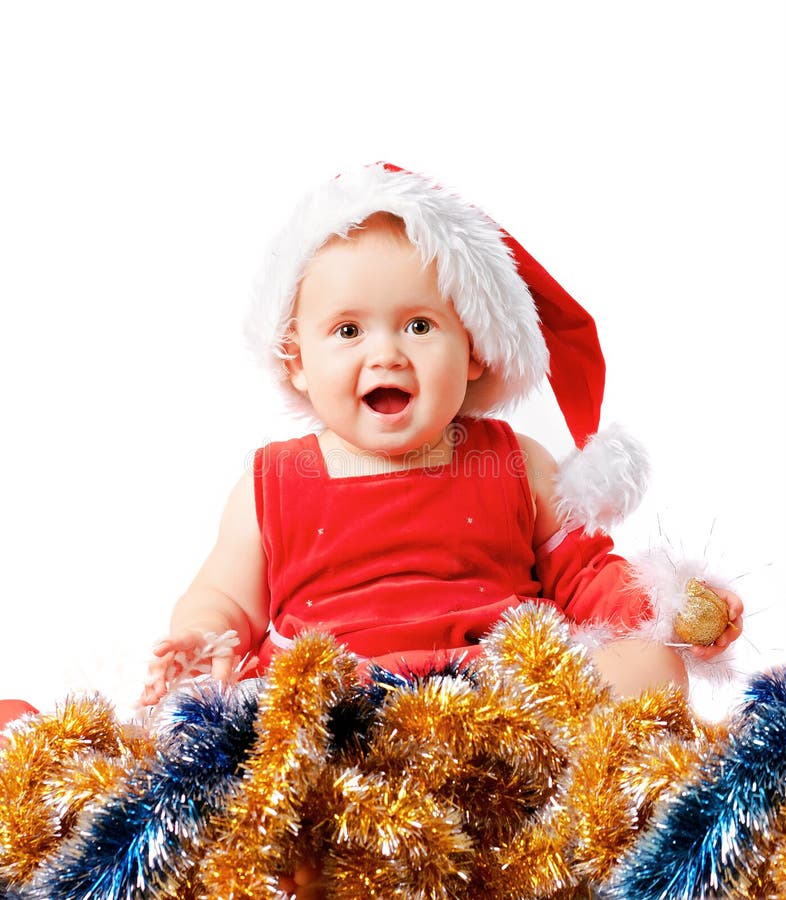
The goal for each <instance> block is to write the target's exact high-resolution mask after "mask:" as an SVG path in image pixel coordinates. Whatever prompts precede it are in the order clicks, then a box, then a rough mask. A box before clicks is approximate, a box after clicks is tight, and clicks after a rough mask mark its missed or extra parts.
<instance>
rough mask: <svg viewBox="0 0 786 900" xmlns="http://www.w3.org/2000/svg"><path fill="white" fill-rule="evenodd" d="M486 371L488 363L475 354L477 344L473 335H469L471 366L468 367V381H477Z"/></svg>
mask: <svg viewBox="0 0 786 900" xmlns="http://www.w3.org/2000/svg"><path fill="white" fill-rule="evenodd" d="M485 371H486V364H485V363H484V362H482V361H481V360H480V359H478V357H477V356H476V355H475V345H474V343H473V341H472V335H470V336H469V366H468V367H467V381H477V380H478V378H480V376H481V375H482V374H483V373H484V372H485Z"/></svg>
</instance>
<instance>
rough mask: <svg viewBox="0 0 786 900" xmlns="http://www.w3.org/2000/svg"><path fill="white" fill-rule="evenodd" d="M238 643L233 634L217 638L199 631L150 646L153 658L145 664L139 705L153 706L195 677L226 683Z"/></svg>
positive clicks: (189, 632)
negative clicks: (170, 691)
mask: <svg viewBox="0 0 786 900" xmlns="http://www.w3.org/2000/svg"><path fill="white" fill-rule="evenodd" d="M239 643H240V639H239V638H238V636H237V632H236V631H226V632H224V634H222V635H220V636H218V635H216V634H214V633H213V632H202V631H198V630H192V631H185V632H181V633H180V634H177V635H171V636H169V637H166V638H164V639H163V640H162V641H159V642H158V643H157V644H156V645H155V647H153V657H154V658H153V659H152V660H151V661H150V663H149V665H148V677H147V679H146V682H145V688H144V690H143V692H142V696H141V697H140V700H139V703H140V705H141V706H153V705H154V704H156V703H158V701H159V700H160V699H161V698H162V697H163V696H164V694H166V693H167V691H169V690H170V689H171V688H172V687H174V686H176V685H177V684H179V683H181V682H183V681H185V680H187V679H190V678H193V677H194V676H196V675H203V674H210V675H212V677H213V678H216V679H217V680H219V681H223V682H226V681H229V680H230V679H231V677H232V675H233V673H234V670H235V665H236V663H237V655H236V654H235V653H234V648H235V647H237V646H238V644H239Z"/></svg>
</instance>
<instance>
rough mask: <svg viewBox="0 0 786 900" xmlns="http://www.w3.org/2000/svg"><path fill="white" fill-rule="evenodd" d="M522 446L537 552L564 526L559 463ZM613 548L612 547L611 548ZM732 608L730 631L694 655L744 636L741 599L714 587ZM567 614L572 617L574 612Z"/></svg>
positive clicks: (599, 565) (526, 442)
mask: <svg viewBox="0 0 786 900" xmlns="http://www.w3.org/2000/svg"><path fill="white" fill-rule="evenodd" d="M517 437H518V440H519V446H520V447H521V449H522V452H523V454H524V459H525V462H526V466H527V476H528V478H529V482H530V489H531V491H532V500H533V505H534V508H535V530H534V535H533V543H534V546H535V549H536V550H537V549H538V548H539V547H543V546H546V545H547V544H548V542H549V541H550V540H551V539H552V537H553V536H554V535H556V534H557V533H558V532H559V531H560V530H561V528H562V527H563V526H562V523H561V521H560V519H559V517H558V515H557V512H556V508H557V496H556V475H557V471H558V467H557V463H556V462H555V460H554V458H553V457H552V456H551V454H550V453H549V452H548V451H547V450H546V449H545V447H543V446H541V445H540V444H539V443H538V442H537V441H535V440H533V439H532V438H528V437H525V436H524V435H517ZM609 546H610V545H609ZM608 558H609V559H613V561H614V562H613V564H614V565H626V563H625V562H624V560H622V559H620V558H619V557H612V556H611V555H610V554H609V557H608ZM592 569H593V571H591V572H590V575H591V574H594V572H595V571H597V573H600V572H601V571H603V560H600V559H598V558H597V557H596V558H594V559H593V560H592ZM623 583H624V582H623V581H620V589H622V588H623ZM713 590H714V591H715V593H716V594H718V595H719V596H720V597H721V598H722V599H723V600H725V601H726V604H727V606H728V608H729V625H728V626H727V628H726V630H725V631H724V632H723V634H721V635H720V637H718V638H717V640H716V641H715V642H714V644H713V645H712V646H710V647H693V648H692V652H693V653H694V655H696V656H697V657H699V658H700V659H703V660H708V659H711V658H713V657H715V656H717V655H718V654H719V653H721V652H722V651H723V650H725V649H726V648H727V647H728V646H729V644H731V643H732V641H735V640H736V639H737V638H738V637H739V636H740V634H741V633H742V613H743V606H742V601H741V600H740V598H739V597H738V596H737V595H736V594H734V593H732V592H731V591H728V590H724V589H722V588H717V587H713ZM566 612H567V613H568V614H570V610H569V609H567V610H566Z"/></svg>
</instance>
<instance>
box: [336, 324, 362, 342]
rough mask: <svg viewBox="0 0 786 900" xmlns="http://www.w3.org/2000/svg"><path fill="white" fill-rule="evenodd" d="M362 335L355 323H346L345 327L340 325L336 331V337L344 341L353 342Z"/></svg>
mask: <svg viewBox="0 0 786 900" xmlns="http://www.w3.org/2000/svg"><path fill="white" fill-rule="evenodd" d="M359 334H360V329H359V328H358V326H357V325H355V323H354V322H344V324H343V325H339V326H338V328H337V329H336V337H340V338H341V339H342V340H345V341H351V340H352V339H353V338H356V337H357V336H358V335H359Z"/></svg>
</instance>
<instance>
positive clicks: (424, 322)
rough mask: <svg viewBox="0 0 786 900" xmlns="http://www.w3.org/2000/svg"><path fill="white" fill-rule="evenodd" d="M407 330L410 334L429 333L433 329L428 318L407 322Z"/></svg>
mask: <svg viewBox="0 0 786 900" xmlns="http://www.w3.org/2000/svg"><path fill="white" fill-rule="evenodd" d="M405 330H406V331H407V332H408V333H409V334H428V333H429V331H431V322H429V320H428V319H413V320H412V321H411V322H407V327H406V329H405Z"/></svg>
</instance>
